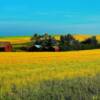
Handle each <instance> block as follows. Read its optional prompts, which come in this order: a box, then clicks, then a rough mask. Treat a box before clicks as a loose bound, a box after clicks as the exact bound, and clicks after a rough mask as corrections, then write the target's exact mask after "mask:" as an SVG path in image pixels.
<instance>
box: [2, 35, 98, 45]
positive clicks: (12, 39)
mask: <svg viewBox="0 0 100 100" xmlns="http://www.w3.org/2000/svg"><path fill="white" fill-rule="evenodd" d="M54 37H55V38H56V39H57V40H59V39H60V37H59V35H54ZM74 37H75V38H76V39H77V40H80V41H83V40H85V39H87V38H89V37H91V35H74ZM96 37H97V40H98V41H99V40H100V35H97V36H96ZM30 38H31V37H30V36H15V37H14V36H12V37H0V41H7V42H11V44H21V43H27V42H30Z"/></svg>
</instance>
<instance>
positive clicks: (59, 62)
mask: <svg viewBox="0 0 100 100" xmlns="http://www.w3.org/2000/svg"><path fill="white" fill-rule="evenodd" d="M99 74H100V50H86V51H74V52H59V53H58V52H51V53H50V52H44V53H43V52H42V53H36V52H34V53H26V52H13V53H0V100H100V75H99Z"/></svg>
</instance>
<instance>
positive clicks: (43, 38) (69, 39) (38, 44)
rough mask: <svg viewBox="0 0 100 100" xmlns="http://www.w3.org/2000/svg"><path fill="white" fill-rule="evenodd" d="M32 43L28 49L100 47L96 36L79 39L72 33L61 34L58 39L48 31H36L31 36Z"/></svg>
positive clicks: (48, 49)
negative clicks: (42, 32) (41, 33)
mask: <svg viewBox="0 0 100 100" xmlns="http://www.w3.org/2000/svg"><path fill="white" fill-rule="evenodd" d="M31 44H32V45H31V46H30V47H28V48H27V50H28V51H70V50H87V49H96V48H100V44H99V42H98V41H97V39H96V36H92V37H90V38H87V39H85V40H83V41H79V40H76V39H75V38H74V36H73V35H71V34H66V35H60V39H59V40H57V39H55V37H54V36H52V35H49V34H48V33H45V34H43V35H40V34H37V33H36V34H34V35H33V36H32V37H31Z"/></svg>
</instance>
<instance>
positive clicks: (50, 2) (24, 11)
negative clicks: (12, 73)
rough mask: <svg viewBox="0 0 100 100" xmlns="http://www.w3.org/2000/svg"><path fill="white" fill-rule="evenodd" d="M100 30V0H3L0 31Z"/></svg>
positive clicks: (29, 33)
mask: <svg viewBox="0 0 100 100" xmlns="http://www.w3.org/2000/svg"><path fill="white" fill-rule="evenodd" d="M45 32H48V33H52V34H53V33H57V34H59V33H60V34H61V33H74V34H76V33H77V34H78V33H80V34H81V33H82V34H99V33H100V0H0V35H6V36H8V35H32V34H33V33H45Z"/></svg>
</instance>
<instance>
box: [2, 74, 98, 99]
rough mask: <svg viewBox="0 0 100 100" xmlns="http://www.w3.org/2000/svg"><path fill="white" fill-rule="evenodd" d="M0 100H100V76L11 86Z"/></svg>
mask: <svg viewBox="0 0 100 100" xmlns="http://www.w3.org/2000/svg"><path fill="white" fill-rule="evenodd" d="M0 100H100V75H97V76H95V77H92V78H91V77H88V78H75V79H64V80H57V79H54V80H48V81H43V82H41V83H40V84H39V85H38V86H36V87H34V86H33V85H32V84H31V85H29V86H26V87H22V88H20V89H17V88H16V86H15V85H13V86H12V88H11V92H10V93H5V95H3V96H2V98H1V99H0Z"/></svg>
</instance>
